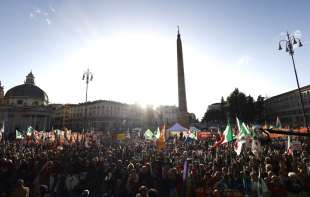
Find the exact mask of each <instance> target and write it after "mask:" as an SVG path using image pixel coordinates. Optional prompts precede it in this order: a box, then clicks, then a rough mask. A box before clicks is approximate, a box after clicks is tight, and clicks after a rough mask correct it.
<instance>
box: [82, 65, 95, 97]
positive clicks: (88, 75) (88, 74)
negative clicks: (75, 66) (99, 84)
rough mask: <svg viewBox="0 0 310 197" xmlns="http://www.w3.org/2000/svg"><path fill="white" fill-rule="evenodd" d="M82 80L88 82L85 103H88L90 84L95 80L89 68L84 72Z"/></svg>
mask: <svg viewBox="0 0 310 197" xmlns="http://www.w3.org/2000/svg"><path fill="white" fill-rule="evenodd" d="M82 80H85V81H86V101H85V102H86V103H87V93H88V83H89V82H90V81H92V80H93V73H92V72H90V71H89V68H88V69H87V71H85V72H84V74H83V78H82Z"/></svg>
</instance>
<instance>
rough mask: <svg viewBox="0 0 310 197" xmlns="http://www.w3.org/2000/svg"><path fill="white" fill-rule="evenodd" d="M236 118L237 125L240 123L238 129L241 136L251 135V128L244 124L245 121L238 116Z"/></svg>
mask: <svg viewBox="0 0 310 197" xmlns="http://www.w3.org/2000/svg"><path fill="white" fill-rule="evenodd" d="M236 119H237V125H238V130H239V138H242V137H246V136H249V135H251V132H250V130H249V129H248V127H247V126H246V125H245V124H244V122H242V121H239V119H238V118H237V117H236Z"/></svg>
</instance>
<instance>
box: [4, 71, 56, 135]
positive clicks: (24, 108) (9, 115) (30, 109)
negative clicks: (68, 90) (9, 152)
mask: <svg viewBox="0 0 310 197" xmlns="http://www.w3.org/2000/svg"><path fill="white" fill-rule="evenodd" d="M34 79H35V77H34V75H33V74H32V72H30V73H29V74H28V75H27V76H26V80H25V82H24V84H21V85H18V86H15V87H13V88H11V89H9V90H8V91H7V92H6V93H5V94H4V87H3V86H2V85H0V121H1V122H4V125H5V127H4V128H5V132H15V130H16V129H17V130H22V131H25V130H26V129H27V128H28V127H29V126H32V127H33V128H34V129H36V130H50V129H51V126H52V125H51V113H52V111H51V109H50V107H49V106H48V102H49V101H48V96H47V94H46V93H45V92H44V91H43V90H42V89H41V88H39V87H38V86H36V85H35V81H34Z"/></svg>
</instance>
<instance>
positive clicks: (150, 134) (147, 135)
mask: <svg viewBox="0 0 310 197" xmlns="http://www.w3.org/2000/svg"><path fill="white" fill-rule="evenodd" d="M144 138H145V139H146V140H153V132H152V131H151V130H150V129H148V130H146V131H145V133H144Z"/></svg>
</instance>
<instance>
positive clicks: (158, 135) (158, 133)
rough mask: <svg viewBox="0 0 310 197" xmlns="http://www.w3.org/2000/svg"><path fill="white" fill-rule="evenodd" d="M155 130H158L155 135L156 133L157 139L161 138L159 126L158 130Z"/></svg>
mask: <svg viewBox="0 0 310 197" xmlns="http://www.w3.org/2000/svg"><path fill="white" fill-rule="evenodd" d="M155 132H156V133H155V135H154V137H155V139H159V137H160V130H159V127H157V130H156V131H155Z"/></svg>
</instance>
